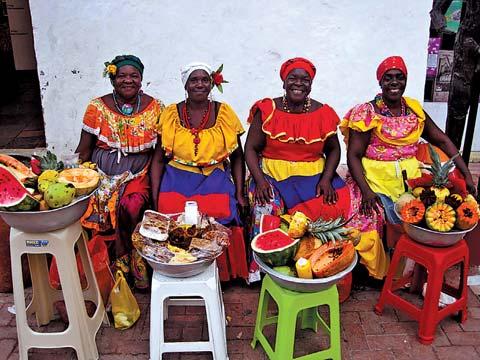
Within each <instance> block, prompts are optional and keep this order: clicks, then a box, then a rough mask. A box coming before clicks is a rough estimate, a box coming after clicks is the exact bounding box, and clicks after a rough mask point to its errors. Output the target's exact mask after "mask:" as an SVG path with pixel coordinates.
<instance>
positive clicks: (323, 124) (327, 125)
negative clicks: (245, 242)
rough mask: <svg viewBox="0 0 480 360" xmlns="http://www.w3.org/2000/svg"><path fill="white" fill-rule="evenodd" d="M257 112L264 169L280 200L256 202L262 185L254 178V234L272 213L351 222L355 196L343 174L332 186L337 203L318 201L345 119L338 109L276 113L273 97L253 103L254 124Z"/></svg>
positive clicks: (261, 163) (251, 200)
mask: <svg viewBox="0 0 480 360" xmlns="http://www.w3.org/2000/svg"><path fill="white" fill-rule="evenodd" d="M257 111H260V114H261V119H262V131H263V133H264V134H265V135H266V143H265V147H264V149H263V151H262V153H261V160H260V167H261V168H262V171H263V173H264V175H265V178H266V179H267V181H268V182H269V183H270V184H271V186H272V190H273V193H274V199H273V200H272V202H271V203H270V204H267V205H263V206H261V205H259V204H256V203H255V187H256V185H255V181H254V180H253V178H251V179H250V182H249V186H248V188H249V200H250V202H251V205H252V209H253V213H252V221H253V226H252V230H251V236H252V237H253V236H255V235H256V234H257V233H258V232H259V221H260V217H261V215H262V214H266V213H269V214H272V215H279V214H282V213H285V212H287V213H289V214H293V213H294V212H295V211H301V212H303V213H304V214H305V215H307V216H308V217H309V218H310V219H312V220H316V219H318V218H320V217H321V218H323V219H325V220H328V219H332V218H336V217H339V216H343V217H344V218H346V216H347V215H348V213H349V208H350V196H349V192H348V188H347V187H346V186H345V183H344V181H343V180H342V179H341V178H340V177H339V176H338V175H335V176H334V178H333V179H332V187H333V188H334V189H335V190H336V192H337V194H338V201H337V203H336V204H332V205H329V204H327V203H325V202H324V199H323V195H322V196H320V197H316V189H317V184H318V182H319V180H320V177H321V175H322V172H323V168H324V166H325V156H324V154H323V147H324V142H325V140H326V139H327V138H328V137H329V136H332V135H334V134H336V132H337V125H338V123H339V121H340V119H339V118H338V116H337V114H336V113H335V111H334V110H333V109H332V108H331V107H330V106H328V105H326V104H324V105H323V106H322V107H320V108H319V109H317V110H315V111H313V112H310V113H302V114H293V113H287V112H283V111H280V110H278V109H276V106H275V102H274V101H273V100H272V99H269V98H267V99H263V100H260V101H257V102H256V103H255V104H254V105H253V107H252V109H251V110H250V116H249V119H248V122H249V123H251V122H252V121H253V117H254V115H255V113H256V112H257Z"/></svg>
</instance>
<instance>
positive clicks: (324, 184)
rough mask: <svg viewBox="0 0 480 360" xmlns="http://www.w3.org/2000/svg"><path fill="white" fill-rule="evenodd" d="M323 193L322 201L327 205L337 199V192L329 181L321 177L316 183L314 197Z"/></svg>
mask: <svg viewBox="0 0 480 360" xmlns="http://www.w3.org/2000/svg"><path fill="white" fill-rule="evenodd" d="M321 195H323V201H324V202H325V203H327V204H329V205H332V204H335V203H336V202H337V200H338V194H337V192H336V191H335V189H334V188H333V187H332V183H331V181H329V180H328V179H325V178H321V179H320V181H319V182H318V184H317V191H316V195H315V196H316V197H319V196H321Z"/></svg>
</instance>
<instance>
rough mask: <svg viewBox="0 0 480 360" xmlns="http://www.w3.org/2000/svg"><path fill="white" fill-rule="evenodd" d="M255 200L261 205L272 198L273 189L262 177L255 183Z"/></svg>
mask: <svg viewBox="0 0 480 360" xmlns="http://www.w3.org/2000/svg"><path fill="white" fill-rule="evenodd" d="M256 185H257V186H256V189H255V200H256V202H257V203H259V204H261V205H265V204H268V203H269V202H270V201H272V199H273V191H272V187H271V185H270V183H269V182H268V181H267V180H265V179H263V181H261V182H259V183H257V184H256Z"/></svg>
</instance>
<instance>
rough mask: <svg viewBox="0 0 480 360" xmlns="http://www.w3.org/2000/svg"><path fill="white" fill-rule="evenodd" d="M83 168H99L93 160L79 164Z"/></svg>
mask: <svg viewBox="0 0 480 360" xmlns="http://www.w3.org/2000/svg"><path fill="white" fill-rule="evenodd" d="M79 167H80V168H82V169H93V170H97V164H96V163H94V162H91V161H85V162H83V163H81V164H80V165H79Z"/></svg>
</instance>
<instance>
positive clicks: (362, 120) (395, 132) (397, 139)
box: [340, 97, 426, 279]
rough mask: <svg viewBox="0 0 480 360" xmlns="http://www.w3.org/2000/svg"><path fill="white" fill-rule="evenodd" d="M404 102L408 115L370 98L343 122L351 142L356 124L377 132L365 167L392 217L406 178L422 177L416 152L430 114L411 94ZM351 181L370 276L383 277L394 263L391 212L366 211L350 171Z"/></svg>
mask: <svg viewBox="0 0 480 360" xmlns="http://www.w3.org/2000/svg"><path fill="white" fill-rule="evenodd" d="M403 101H404V103H405V105H406V114H405V115H403V116H387V115H386V114H378V113H376V112H375V108H374V106H373V104H372V103H364V104H360V105H357V106H355V107H354V108H353V109H351V110H350V111H349V112H348V113H347V114H346V115H345V117H344V119H343V120H342V122H341V124H340V129H341V131H342V133H343V134H344V136H345V141H346V143H347V144H348V133H349V130H350V129H353V130H355V131H359V132H366V131H371V137H370V141H369V144H368V146H367V149H366V151H365V156H364V157H363V158H362V165H363V171H364V175H365V179H366V181H367V183H368V185H369V186H370V188H371V189H372V191H373V192H375V193H377V194H378V195H379V197H380V199H381V200H382V204H383V206H384V208H385V210H386V214H387V217H388V219H389V220H390V221H395V216H394V215H393V211H392V210H393V203H394V202H395V201H396V200H397V199H398V198H399V196H400V195H401V194H402V193H404V192H405V180H407V179H414V178H418V177H420V176H421V171H420V164H419V162H418V160H417V158H416V154H417V148H418V142H419V139H420V136H421V135H422V132H423V128H424V126H425V117H426V116H425V112H424V111H423V109H422V106H421V105H420V103H419V102H418V101H416V100H414V99H411V98H407V97H404V98H403ZM346 182H347V185H348V187H349V189H350V193H351V198H352V208H351V214H352V215H355V216H354V218H353V219H352V220H351V222H350V226H353V227H356V228H358V229H359V230H360V231H361V240H360V243H359V244H358V245H357V246H356V249H357V251H358V252H359V254H360V256H361V262H362V263H363V264H364V265H365V266H366V267H367V269H368V271H369V273H370V275H371V276H373V277H374V278H377V279H382V278H383V277H384V276H385V275H386V273H387V270H388V266H389V258H388V255H387V254H386V253H385V250H384V247H383V243H382V236H383V225H384V223H385V214H384V213H383V211H381V209H378V210H379V211H377V212H373V215H372V216H371V217H367V216H364V215H362V214H360V206H361V201H362V194H361V192H360V189H359V187H358V186H357V184H356V182H355V181H354V180H353V178H352V177H351V176H350V175H347V178H346Z"/></svg>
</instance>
